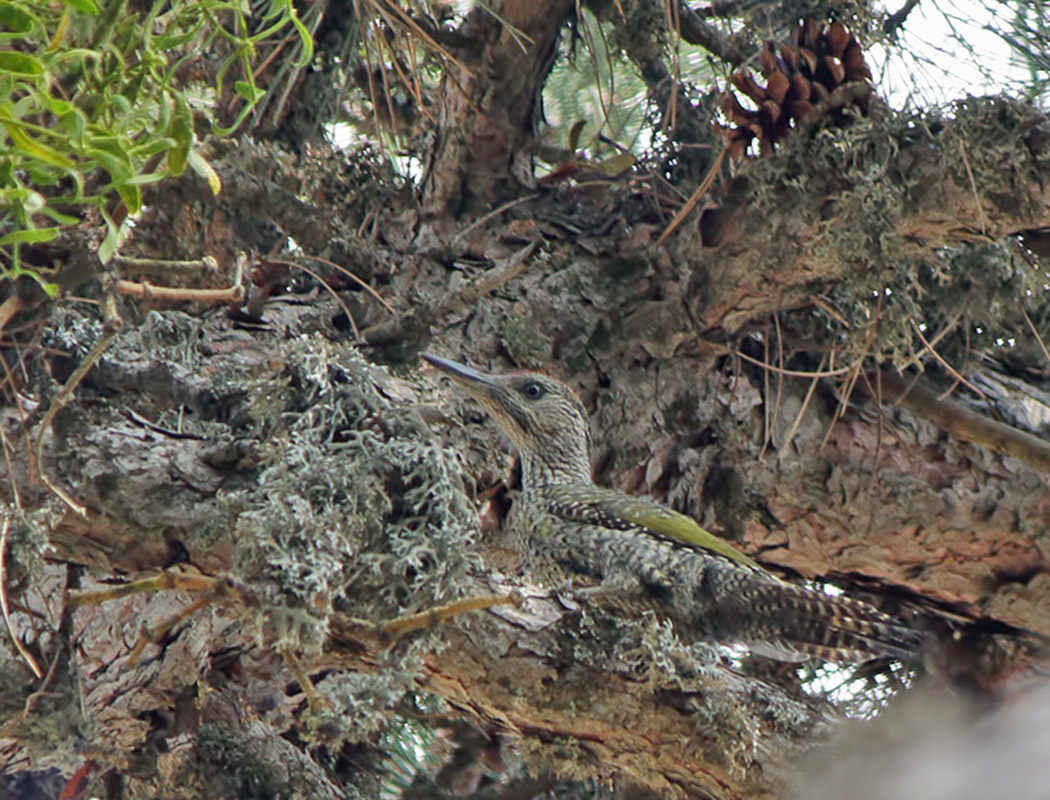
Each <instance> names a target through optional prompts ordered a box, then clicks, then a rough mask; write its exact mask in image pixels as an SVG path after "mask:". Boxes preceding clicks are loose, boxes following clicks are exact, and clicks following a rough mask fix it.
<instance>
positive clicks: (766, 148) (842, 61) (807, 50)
mask: <svg viewBox="0 0 1050 800" xmlns="http://www.w3.org/2000/svg"><path fill="white" fill-rule="evenodd" d="M759 64H760V66H761V69H762V75H763V76H764V77H765V80H766V84H765V86H763V85H762V84H761V83H759V82H758V80H757V79H756V78H755V76H754V75H752V73H751V71H750V70H749V69H747V68H746V67H745V68H743V69H740V70H737V71H736V72H735V73H733V75H732V77H731V78H730V81H731V82H732V84H733V86H734V87H735V88H736V89H737V90H738V91H739V92H741V93H742V94H743V95H745V96H746V97H747V98H749V99H750V100H751V101H752V102H753V103H754V104H755V106H757V110H750V109H748V108H745V107H744V106H743V105H742V104H741V103H740V101H739V100H738V99H737V96H736V94H734V93H733V92H732V91H731V90H730V91H727V92H726V93H725V96H724V98H723V100H722V111H723V113H725V115H726V116H727V117H728V118H729V121H730V122H731V123H732V125H731V126H729V127H720V128H719V130H720V132H721V134H722V136H723V137H724V139H725V142H726V147H727V150H728V153H729V155H730V157H732V158H734V159H740V158H742V157H743V156H744V154H745V153H746V152H747V150H748V148H749V147H750V146H751V142H752V141H753V140H754V139H758V143H759V149H760V151H761V153H762V155H763V156H769V155H772V154H773V151H774V149H775V148H776V144H777V142H779V141H780V140H781V139H782V138H783V137H784V136H785V135H787V133H788V131H790V130H791V129H792V128H797V127H801V126H809V125H812V124H814V123H816V122H819V121H820V120H821V119H822V118H823V117H826V116H829V115H831V114H833V113H835V112H837V111H840V110H841V109H845V108H848V107H853V108H855V109H856V110H857V111H858V112H859V113H860V114H861V115H866V114H867V113H868V101H869V100H870V99H871V92H872V89H871V83H870V81H871V70H869V69H868V65H867V64H866V63H865V62H864V53H863V51H862V50H861V47H860V44H859V43H858V42H857V40H856V39H855V38H854V37H853V34H852V33H850V31H849V28H847V27H846V26H845V25H844V24H842V23H841V22H832V23H831V24H830V25H825V24H823V23H821V22H818V21H817V20H814V19H808V20H806V21H805V22H800V23H799V24H798V25H797V26H796V27H795V29H794V30H793V31H792V33H791V41H790V42H789V43H785V44H782V45H780V48H779V50H778V49H777V48H776V46H775V45H774V43H773V42H771V41H767V42H766V43H765V44H764V45H762V51H761V53H760V54H759Z"/></svg>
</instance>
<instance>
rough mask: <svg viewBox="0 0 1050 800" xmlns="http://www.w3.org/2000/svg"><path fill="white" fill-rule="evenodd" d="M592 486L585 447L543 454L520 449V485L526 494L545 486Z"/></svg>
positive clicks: (589, 464) (592, 480)
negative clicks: (541, 455)
mask: <svg viewBox="0 0 1050 800" xmlns="http://www.w3.org/2000/svg"><path fill="white" fill-rule="evenodd" d="M565 485H570V486H593V485H594V479H593V478H592V477H591V463H590V459H589V458H588V456H587V452H586V449H585V448H584V449H583V450H582V451H581V450H580V449H579V448H573V449H572V450H570V451H568V452H562V453H557V454H553V453H552V454H544V456H543V457H540V456H537V455H536V454H535V453H529V452H526V451H522V453H521V487H522V489H523V490H524V491H525V493H526V494H528V493H529V492H530V491H532V490H536V489H543V488H545V487H547V486H565Z"/></svg>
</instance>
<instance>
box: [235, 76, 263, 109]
mask: <svg viewBox="0 0 1050 800" xmlns="http://www.w3.org/2000/svg"><path fill="white" fill-rule="evenodd" d="M233 90H234V91H235V92H237V94H239V95H240V96H241V97H243V98H244V99H245V100H247V101H248V102H249V103H251V104H252V105H255V104H256V103H258V102H259V100H261V99H262V98H263V97H265V96H266V91H265V90H263V89H260V88H259V87H258V86H253V85H252V84H250V83H248V82H247V81H235V82H234V84H233Z"/></svg>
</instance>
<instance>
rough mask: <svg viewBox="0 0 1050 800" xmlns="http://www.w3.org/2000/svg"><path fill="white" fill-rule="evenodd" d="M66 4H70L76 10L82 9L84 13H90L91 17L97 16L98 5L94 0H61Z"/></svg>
mask: <svg viewBox="0 0 1050 800" xmlns="http://www.w3.org/2000/svg"><path fill="white" fill-rule="evenodd" d="M62 2H63V3H65V4H66V5H67V6H72V7H73V8H75V9H76V10H77V11H83V12H84V13H85V14H90V15H91V16H93V17H97V16H98V14H99V8H98V5H97V4H96V3H95V0H62Z"/></svg>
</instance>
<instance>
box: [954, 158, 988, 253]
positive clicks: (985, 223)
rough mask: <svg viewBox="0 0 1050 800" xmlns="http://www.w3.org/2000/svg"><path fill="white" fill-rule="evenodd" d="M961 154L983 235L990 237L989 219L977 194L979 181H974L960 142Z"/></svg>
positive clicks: (968, 161)
mask: <svg viewBox="0 0 1050 800" xmlns="http://www.w3.org/2000/svg"><path fill="white" fill-rule="evenodd" d="M959 153H960V154H961V155H962V162H963V166H964V167H966V177H968V178H969V179H970V191H972V192H973V203H974V205H975V206H977V218H978V219H980V220H981V233H983V234H984V235H985V236H987V235H988V218H987V217H986V216H985V215H984V206H982V205H981V196H980V195H979V194H978V193H977V181H975V180H974V177H973V170H972V169H970V159H969V158H968V157H967V155H966V146H965V145H964V144H962V143H961V142H960V144H959Z"/></svg>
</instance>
